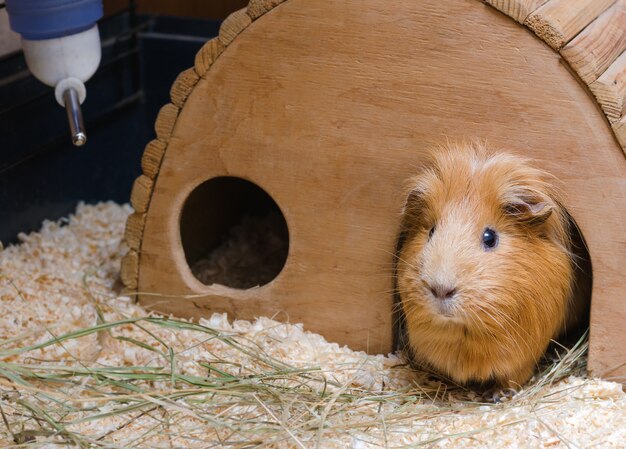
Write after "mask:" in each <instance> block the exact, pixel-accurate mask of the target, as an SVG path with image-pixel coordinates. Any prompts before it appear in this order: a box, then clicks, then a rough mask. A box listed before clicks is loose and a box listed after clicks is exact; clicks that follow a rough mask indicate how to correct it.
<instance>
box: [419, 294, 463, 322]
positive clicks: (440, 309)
mask: <svg viewBox="0 0 626 449" xmlns="http://www.w3.org/2000/svg"><path fill="white" fill-rule="evenodd" d="M424 294H425V296H426V297H427V298H428V302H429V305H430V308H431V310H432V312H433V314H434V315H435V316H438V317H440V318H443V319H445V320H446V321H451V320H453V321H460V320H461V315H462V314H461V311H460V310H459V305H460V304H459V302H460V298H459V297H458V294H455V295H453V296H451V297H448V298H438V297H436V296H435V295H433V294H432V293H431V292H430V291H426V292H424Z"/></svg>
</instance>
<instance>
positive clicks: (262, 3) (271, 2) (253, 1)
mask: <svg viewBox="0 0 626 449" xmlns="http://www.w3.org/2000/svg"><path fill="white" fill-rule="evenodd" d="M284 1H285V0H250V3H249V4H248V10H247V12H248V15H249V16H250V18H251V19H252V20H256V19H258V18H259V17H261V16H262V15H263V14H265V13H266V12H268V11H271V10H272V9H273V8H275V7H276V6H278V5H280V4H281V3H282V2H284Z"/></svg>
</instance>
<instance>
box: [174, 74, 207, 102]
mask: <svg viewBox="0 0 626 449" xmlns="http://www.w3.org/2000/svg"><path fill="white" fill-rule="evenodd" d="M199 79H200V77H199V76H198V74H197V73H196V71H195V70H194V68H193V67H192V68H190V69H187V70H184V71H182V72H181V73H180V74H179V75H178V77H176V81H174V84H172V88H171V89H170V99H171V100H172V104H174V105H175V106H178V107H179V108H182V107H183V105H184V104H185V100H187V97H188V96H189V94H190V93H191V91H192V90H193V88H194V87H195V86H196V84H197V83H198V80H199Z"/></svg>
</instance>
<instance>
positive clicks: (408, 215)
mask: <svg viewBox="0 0 626 449" xmlns="http://www.w3.org/2000/svg"><path fill="white" fill-rule="evenodd" d="M425 208H426V195H425V192H424V190H423V189H422V188H421V187H420V186H413V187H412V188H410V189H409V190H408V193H407V196H406V202H405V203H404V208H403V209H402V214H403V215H404V220H405V223H406V224H408V223H411V224H413V225H415V224H417V223H419V222H421V221H422V219H423V216H424V212H425Z"/></svg>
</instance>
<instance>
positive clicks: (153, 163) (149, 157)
mask: <svg viewBox="0 0 626 449" xmlns="http://www.w3.org/2000/svg"><path fill="white" fill-rule="evenodd" d="M166 148H167V142H164V141H163V140H159V139H154V140H151V141H150V142H148V145H146V149H145V150H144V151H143V156H142V157H141V170H142V171H143V174H144V175H146V176H147V177H148V178H150V179H155V178H156V177H157V175H158V173H159V168H161V161H162V160H163V155H164V154H165V149H166Z"/></svg>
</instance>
